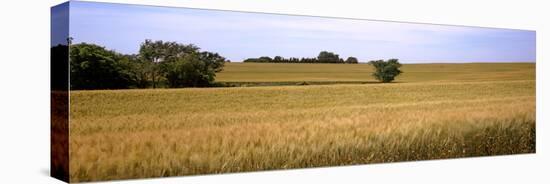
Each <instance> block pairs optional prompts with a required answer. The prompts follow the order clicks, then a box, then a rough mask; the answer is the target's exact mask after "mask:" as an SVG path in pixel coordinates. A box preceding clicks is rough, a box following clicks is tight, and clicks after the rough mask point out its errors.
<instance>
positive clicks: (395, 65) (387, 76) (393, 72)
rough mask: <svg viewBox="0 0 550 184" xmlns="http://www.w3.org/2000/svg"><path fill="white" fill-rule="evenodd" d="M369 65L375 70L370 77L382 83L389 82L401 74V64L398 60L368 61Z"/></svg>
mask: <svg viewBox="0 0 550 184" xmlns="http://www.w3.org/2000/svg"><path fill="white" fill-rule="evenodd" d="M369 64H371V65H373V66H374V68H375V72H374V73H373V74H372V76H374V78H376V79H377V80H378V81H380V82H383V83H388V82H391V81H393V80H394V79H395V77H397V76H398V75H399V74H401V73H403V72H402V71H401V70H399V68H400V67H401V64H400V63H399V60H398V59H389V60H388V61H384V60H375V61H370V62H369Z"/></svg>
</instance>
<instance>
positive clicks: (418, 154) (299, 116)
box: [69, 63, 536, 182]
mask: <svg viewBox="0 0 550 184" xmlns="http://www.w3.org/2000/svg"><path fill="white" fill-rule="evenodd" d="M402 70H403V71H404V72H405V73H403V74H402V75H400V76H399V77H398V78H397V80H396V81H395V83H390V84H379V83H375V81H374V80H373V79H372V77H371V76H370V73H371V71H372V68H370V66H369V65H365V64H356V65H346V64H267V63H246V64H242V63H229V64H227V65H226V66H225V68H224V71H223V72H221V73H218V75H217V76H218V77H217V78H216V81H219V82H251V84H254V83H258V82H266V83H277V82H291V83H295V82H296V83H297V82H313V83H314V82H318V83H323V82H331V84H333V85H307V86H295V85H288V86H276V85H274V86H256V87H228V88H185V89H140V90H93V91H71V94H70V100H71V103H70V114H71V116H70V118H71V119H70V143H69V145H70V148H69V152H70V153H69V154H70V168H71V170H70V178H71V181H72V182H77V181H95V180H107V179H126V178H143V177H157V176H176V175H194V174H210V173H227V172H239V171H257V170H271V169H289V168H303V167H321V166H336V165H349V164H366V163H383V162H394V161H414V160H426V159H442V158H460V157H471V156H489V155H502V154H520V153H533V152H535V122H536V118H535V64H529V63H526V64H522V63H493V64H486V63H478V64H409V65H404V66H403V67H402ZM339 83H342V84H339ZM252 86H254V85H252Z"/></svg>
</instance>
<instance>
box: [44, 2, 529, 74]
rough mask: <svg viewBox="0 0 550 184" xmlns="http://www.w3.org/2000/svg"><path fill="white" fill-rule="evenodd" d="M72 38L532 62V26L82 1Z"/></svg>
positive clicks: (261, 51) (247, 54)
mask: <svg viewBox="0 0 550 184" xmlns="http://www.w3.org/2000/svg"><path fill="white" fill-rule="evenodd" d="M52 15H53V13H52ZM70 35H71V37H73V43H81V42H86V43H95V44H98V45H102V46H105V47H106V48H108V49H111V50H115V51H117V52H121V53H124V54H135V53H137V52H138V50H139V45H140V44H141V43H142V42H143V41H144V40H145V39H152V40H164V41H176V42H179V43H184V44H191V43H192V44H195V45H197V46H199V47H200V48H201V49H202V50H205V51H211V52H217V53H219V54H220V55H222V56H224V57H226V58H228V59H230V60H231V61H233V62H240V61H242V60H244V59H246V58H252V57H260V56H270V57H274V56H276V55H279V56H283V57H286V58H288V57H298V58H301V57H316V56H317V55H318V53H319V52H320V51H330V52H335V53H337V54H339V55H340V57H342V58H344V59H345V58H347V57H349V56H354V57H357V58H358V59H359V61H360V62H367V61H369V60H375V59H389V58H398V59H399V60H400V62H403V63H461V62H535V55H536V54H535V50H536V49H535V47H536V42H535V41H536V40H535V36H536V34H535V31H527V30H513V29H494V28H479V27H465V26H444V25H433V24H414V23H401V22H385V21H368V20H356V19H341V18H324V17H312V16H292V15H276V14H264V13H244V12H233V11H217V10H199V9H188V8H169V7H155V6H141V5H124V4H107V3H94V2H79V1H71V3H70ZM52 44H53V43H52Z"/></svg>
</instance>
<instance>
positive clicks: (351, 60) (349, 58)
mask: <svg viewBox="0 0 550 184" xmlns="http://www.w3.org/2000/svg"><path fill="white" fill-rule="evenodd" d="M346 63H348V64H357V63H359V61H358V60H357V58H355V57H348V59H346Z"/></svg>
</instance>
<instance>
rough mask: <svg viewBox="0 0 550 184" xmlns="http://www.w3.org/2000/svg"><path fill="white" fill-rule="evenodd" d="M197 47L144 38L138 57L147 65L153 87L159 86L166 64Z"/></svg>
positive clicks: (194, 50) (192, 51)
mask: <svg viewBox="0 0 550 184" xmlns="http://www.w3.org/2000/svg"><path fill="white" fill-rule="evenodd" d="M198 51H199V47H197V46H195V45H193V44H188V45H186V44H180V43H177V42H164V41H162V40H157V41H152V40H149V39H147V40H145V41H144V42H143V43H142V44H141V46H140V48H139V57H140V59H141V60H142V61H144V62H148V63H147V64H143V66H144V67H147V69H146V71H148V72H147V73H148V76H149V77H150V80H151V83H152V86H153V88H156V87H158V86H159V83H160V82H161V81H162V80H163V79H164V78H165V75H166V72H167V68H166V67H167V66H168V64H169V63H171V62H174V61H176V60H178V59H179V58H180V57H183V56H185V55H187V54H192V53H196V52H198Z"/></svg>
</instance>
